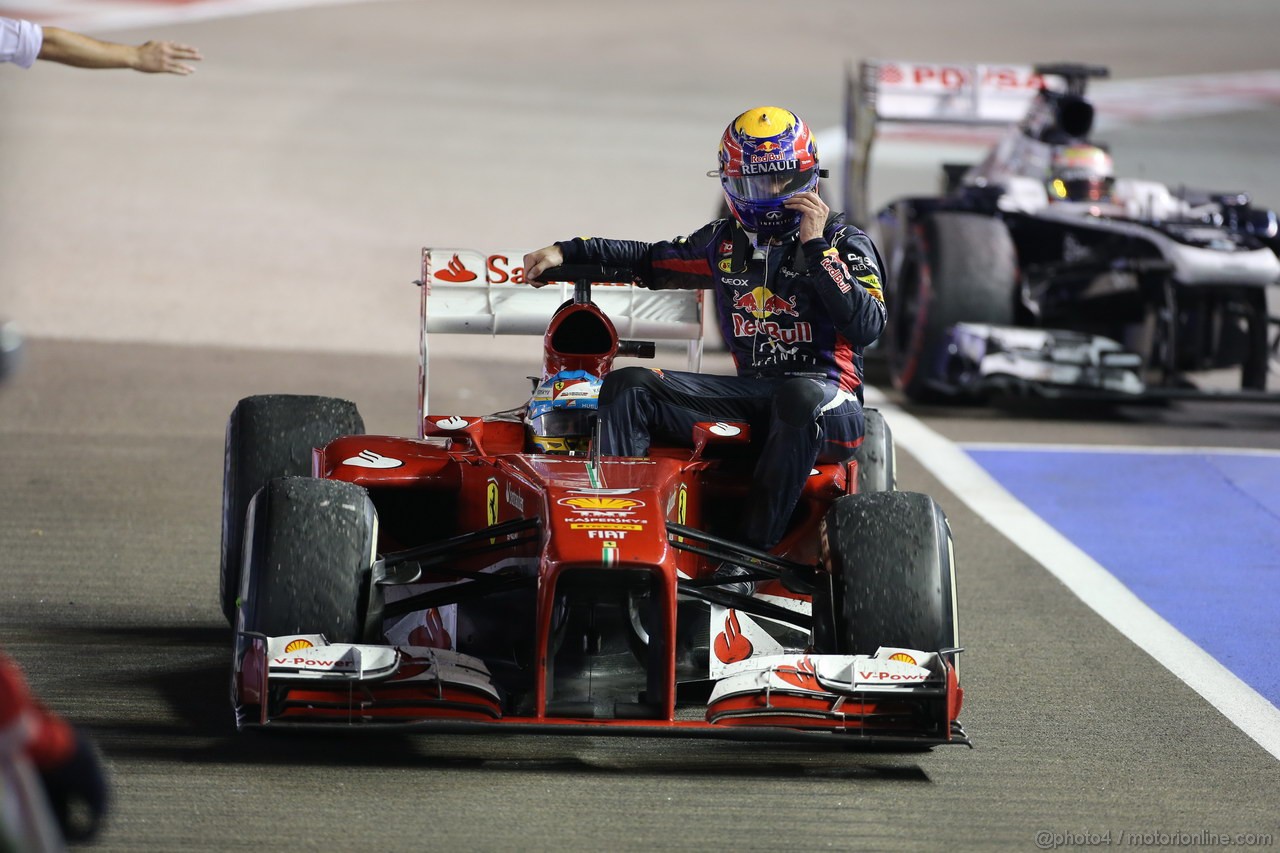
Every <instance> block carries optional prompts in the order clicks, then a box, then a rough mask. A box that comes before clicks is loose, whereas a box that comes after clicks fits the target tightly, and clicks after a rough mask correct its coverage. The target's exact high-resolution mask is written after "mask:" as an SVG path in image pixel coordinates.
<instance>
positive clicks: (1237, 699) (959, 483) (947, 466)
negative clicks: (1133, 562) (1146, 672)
mask: <svg viewBox="0 0 1280 853" xmlns="http://www.w3.org/2000/svg"><path fill="white" fill-rule="evenodd" d="M867 403H868V404H869V405H873V406H875V407H876V408H877V409H879V410H880V411H882V412H884V413H885V416H886V420H888V422H889V425H890V427H891V428H892V430H893V436H894V440H895V442H896V443H897V445H898V446H899V447H901V448H902V449H904V450H907V451H908V452H909V453H911V455H912V456H914V457H915V458H916V459H917V460H919V461H920V464H922V465H923V466H924V467H925V468H927V469H928V470H929V472H930V473H932V474H933V475H934V476H935V477H937V478H938V479H939V480H940V481H941V482H942V484H943V485H944V486H946V487H947V488H948V489H949V490H950V491H951V492H952V493H953V494H955V495H956V497H958V498H960V500H962V501H964V502H965V503H966V504H968V506H969V507H970V509H972V510H973V511H974V512H976V513H978V515H980V516H982V517H983V518H984V519H986V520H987V521H988V522H989V523H990V524H991V525H992V526H993V527H995V528H996V530H998V531H1000V532H1001V533H1002V534H1004V535H1005V536H1006V537H1007V538H1008V539H1009V540H1010V541H1011V542H1013V544H1015V545H1017V546H1018V547H1019V548H1021V549H1022V550H1023V551H1025V552H1027V554H1029V555H1030V556H1031V557H1032V558H1033V559H1035V560H1036V562H1038V563H1040V565H1042V566H1044V567H1045V568H1046V569H1047V570H1048V571H1049V572H1050V574H1052V575H1053V576H1054V577H1056V578H1057V579H1058V580H1060V581H1062V583H1063V584H1065V585H1066V587H1067V588H1068V589H1070V590H1071V591H1072V592H1073V593H1074V594H1075V595H1076V597H1078V598H1079V599H1080V600H1081V601H1083V602H1084V603H1085V604H1086V605H1088V606H1089V607H1090V608H1091V609H1092V610H1093V611H1094V612H1096V613H1097V614H1098V615H1099V616H1101V617H1102V618H1103V619H1105V620H1107V621H1108V622H1110V623H1111V625H1112V626H1114V627H1115V628H1116V630H1118V631H1120V633H1122V634H1124V635H1125V636H1126V637H1128V638H1129V640H1131V641H1132V642H1133V643H1134V644H1135V645H1136V646H1138V647H1139V648H1140V649H1142V650H1143V651H1145V652H1146V653H1147V654H1149V655H1151V657H1153V658H1155V659H1156V661H1157V662H1159V663H1160V665H1161V666H1163V667H1164V668H1165V669H1167V670H1169V671H1170V672H1172V673H1173V674H1174V675H1175V676H1177V677H1178V678H1179V679H1181V680H1182V681H1184V682H1186V684H1187V685H1188V686H1190V687H1191V689H1192V690H1194V691H1196V692H1197V693H1199V694H1200V695H1201V696H1202V697H1204V699H1205V701H1207V702H1208V703H1209V704H1210V705H1212V706H1213V707H1215V708H1217V709H1218V710H1219V711H1221V712H1222V714H1223V715H1224V716H1226V718H1227V719H1228V720H1230V721H1231V722H1232V723H1234V724H1235V725H1236V726H1237V727H1239V729H1240V730H1241V731H1243V732H1244V733H1245V734H1247V735H1248V736H1249V737H1251V738H1253V739H1254V740H1255V741H1257V742H1258V744H1259V745H1260V746H1261V747H1262V748H1263V749H1265V750H1266V751H1267V752H1269V753H1271V755H1273V756H1274V757H1276V758H1278V759H1280V708H1277V707H1276V706H1275V705H1272V704H1271V703H1270V702H1269V701H1267V699H1266V698H1265V697H1263V696H1262V695H1261V694H1260V693H1258V692H1257V691H1256V690H1254V689H1253V688H1252V687H1250V686H1249V685H1248V684H1246V683H1244V682H1243V681H1241V680H1240V679H1239V678H1238V677H1237V676H1236V675H1235V674H1234V673H1232V672H1231V671H1230V670H1228V669H1227V668H1226V667H1224V666H1223V665H1222V664H1220V663H1219V662H1218V661H1216V660H1214V658H1213V657H1212V656H1210V655H1209V654H1208V653H1207V652H1205V651H1204V649H1202V648H1200V647H1199V646H1197V645H1196V644H1195V643H1193V642H1191V641H1190V640H1189V639H1187V638H1186V637H1185V636H1184V635H1183V634H1182V632H1180V631H1178V629H1176V628H1174V627H1173V626H1172V625H1170V624H1169V623H1168V622H1166V621H1165V620H1164V619H1162V618H1161V617H1160V615H1159V614H1157V613H1156V612H1155V611H1154V610H1152V609H1151V608H1150V607H1148V606H1147V605H1146V604H1144V603H1143V601H1142V600H1141V599H1140V598H1138V597H1137V596H1136V595H1134V594H1133V593H1132V592H1130V591H1129V589H1128V588H1127V587H1125V585H1124V584H1122V583H1120V581H1118V580H1116V578H1115V577H1113V576H1112V575H1111V573H1110V572H1108V571H1107V570H1106V569H1104V568H1103V567H1102V566H1101V565H1099V564H1098V563H1097V562H1095V561H1094V560H1093V559H1092V558H1091V557H1090V556H1089V555H1088V554H1085V553H1084V552H1083V551H1081V550H1080V549H1079V548H1077V547H1076V546H1075V545H1074V544H1072V543H1071V542H1070V541H1069V540H1068V539H1067V538H1066V537H1064V536H1063V535H1062V534H1060V533H1059V532H1058V531H1056V530H1054V529H1053V528H1052V527H1050V526H1049V525H1048V524H1046V523H1045V522H1044V521H1043V520H1042V519H1041V518H1040V517H1039V516H1037V515H1036V514H1035V513H1033V512H1032V511H1031V510H1029V509H1028V508H1027V507H1026V506H1024V505H1023V504H1022V503H1021V502H1020V501H1018V500H1017V499H1016V498H1015V497H1014V496H1013V495H1011V494H1010V493H1009V492H1008V491H1007V490H1005V488H1004V487H1003V486H1001V485H1000V484H999V483H997V482H996V481H995V479H994V478H993V477H992V476H991V475H990V474H988V473H987V472H986V471H985V470H983V468H982V467H981V466H979V465H978V464H977V463H976V462H974V461H973V460H972V459H971V458H969V456H968V455H967V454H966V453H965V452H964V451H963V450H961V449H960V448H959V447H957V446H956V445H955V444H953V443H952V442H951V441H949V440H948V439H946V438H944V437H943V436H941V435H939V434H938V433H936V432H934V431H933V430H932V429H930V428H929V427H927V426H925V425H924V424H923V423H921V422H920V421H919V420H917V419H916V418H914V417H912V416H911V415H909V414H907V413H906V412H904V411H902V410H901V409H899V408H897V407H896V406H894V405H892V404H891V403H889V402H888V400H886V399H885V397H884V395H883V393H881V392H879V391H878V390H876V389H874V388H868V389H867Z"/></svg>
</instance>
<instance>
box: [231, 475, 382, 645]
mask: <svg viewBox="0 0 1280 853" xmlns="http://www.w3.org/2000/svg"><path fill="white" fill-rule="evenodd" d="M246 531H247V532H248V534H249V535H250V536H251V537H252V538H251V539H250V542H249V548H248V549H247V551H246V555H247V560H246V561H245V571H244V573H243V575H242V577H241V581H240V590H239V597H240V605H239V608H238V612H239V619H238V621H237V626H238V628H239V630H241V631H252V632H257V633H260V634H266V635H267V636H268V637H280V636H285V635H288V634H324V636H325V638H326V639H328V640H329V642H331V643H359V642H363V641H366V640H369V639H377V635H378V634H379V633H380V632H381V625H380V624H372V622H373V621H375V620H373V619H370V618H369V616H368V614H370V612H375V613H376V612H377V611H378V609H379V608H377V607H373V608H371V607H370V601H369V595H370V594H371V590H372V588H373V584H372V579H371V573H372V571H373V564H374V560H375V559H376V553H375V549H376V546H377V537H378V516H377V512H376V511H375V509H374V506H373V502H372V501H371V500H369V495H368V493H367V492H366V491H365V490H364V489H362V488H361V487H359V486H355V485H352V484H350V483H344V482H341V481H337V480H321V479H315V478H311V477H284V478H280V479H276V480H272V481H271V482H269V483H267V485H266V486H264V487H263V488H262V490H261V491H259V492H258V494H257V495H255V496H254V498H253V501H252V502H251V503H250V506H249V512H248V523H247V524H246Z"/></svg>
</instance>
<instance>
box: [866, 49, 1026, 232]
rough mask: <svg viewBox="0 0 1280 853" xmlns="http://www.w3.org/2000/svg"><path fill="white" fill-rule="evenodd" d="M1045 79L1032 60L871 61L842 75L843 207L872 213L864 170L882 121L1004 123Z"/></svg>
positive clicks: (1012, 120)
mask: <svg viewBox="0 0 1280 853" xmlns="http://www.w3.org/2000/svg"><path fill="white" fill-rule="evenodd" d="M1044 85H1045V80H1044V78H1043V77H1041V75H1039V74H1037V73H1036V69H1035V67H1033V66H1030V65H980V64H963V63H929V62H893V61H888V60H882V59H869V60H864V61H863V62H860V63H858V65H857V67H856V68H854V67H853V66H850V67H849V68H847V70H846V73H845V199H844V204H845V210H846V211H847V212H848V215H849V217H850V219H851V220H852V221H853V222H855V223H859V224H865V223H867V222H868V221H869V220H870V218H871V211H870V210H869V209H868V201H867V196H868V193H867V183H868V180H867V173H868V168H869V166H870V161H871V147H872V145H873V144H874V142H875V138H876V133H877V130H878V129H879V125H880V124H881V123H883V122H903V123H916V124H965V125H1009V124H1016V123H1017V122H1018V121H1019V120H1021V119H1022V118H1023V116H1024V115H1026V112H1027V109H1028V107H1029V106H1030V104H1031V100H1032V99H1033V98H1034V97H1035V95H1036V93H1037V92H1038V91H1039V90H1040V88H1041V87H1042V86H1044Z"/></svg>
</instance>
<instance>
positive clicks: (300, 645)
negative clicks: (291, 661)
mask: <svg viewBox="0 0 1280 853" xmlns="http://www.w3.org/2000/svg"><path fill="white" fill-rule="evenodd" d="M314 646H315V644H314V643H312V642H311V641H310V640H294V641H293V642H291V643H289V645H287V646H285V647H284V650H285V651H286V652H298V651H302V650H303V649H310V648H314Z"/></svg>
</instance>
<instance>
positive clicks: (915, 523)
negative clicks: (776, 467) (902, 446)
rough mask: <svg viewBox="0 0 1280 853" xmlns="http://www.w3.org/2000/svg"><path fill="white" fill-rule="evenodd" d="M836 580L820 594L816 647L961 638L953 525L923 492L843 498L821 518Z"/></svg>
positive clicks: (908, 644)
mask: <svg viewBox="0 0 1280 853" xmlns="http://www.w3.org/2000/svg"><path fill="white" fill-rule="evenodd" d="M821 536H822V553H823V560H824V562H825V563H826V566H827V569H828V571H829V572H830V575H829V576H830V586H829V587H828V588H826V589H823V587H822V585H819V592H818V594H816V595H815V596H814V623H815V624H814V648H815V651H817V652H819V653H827V654H866V655H869V654H874V653H875V651H876V649H877V648H879V647H881V646H890V647H901V648H908V649H919V650H920V651H927V652H936V651H939V650H941V649H949V648H955V647H956V646H957V641H958V636H957V633H958V632H957V621H956V597H955V566H954V557H953V549H952V545H951V529H950V527H949V525H948V524H947V518H946V516H945V515H944V514H943V512H942V508H941V507H939V506H938V504H937V503H936V502H935V501H934V500H933V498H931V497H929V496H928V495H923V494H919V493H916V492H874V493H871V494H866V495H849V496H847V497H843V498H840V499H839V500H837V501H836V502H835V503H834V504H832V506H831V509H830V510H828V511H827V515H826V517H825V518H824V519H823V523H822V530H821Z"/></svg>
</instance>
